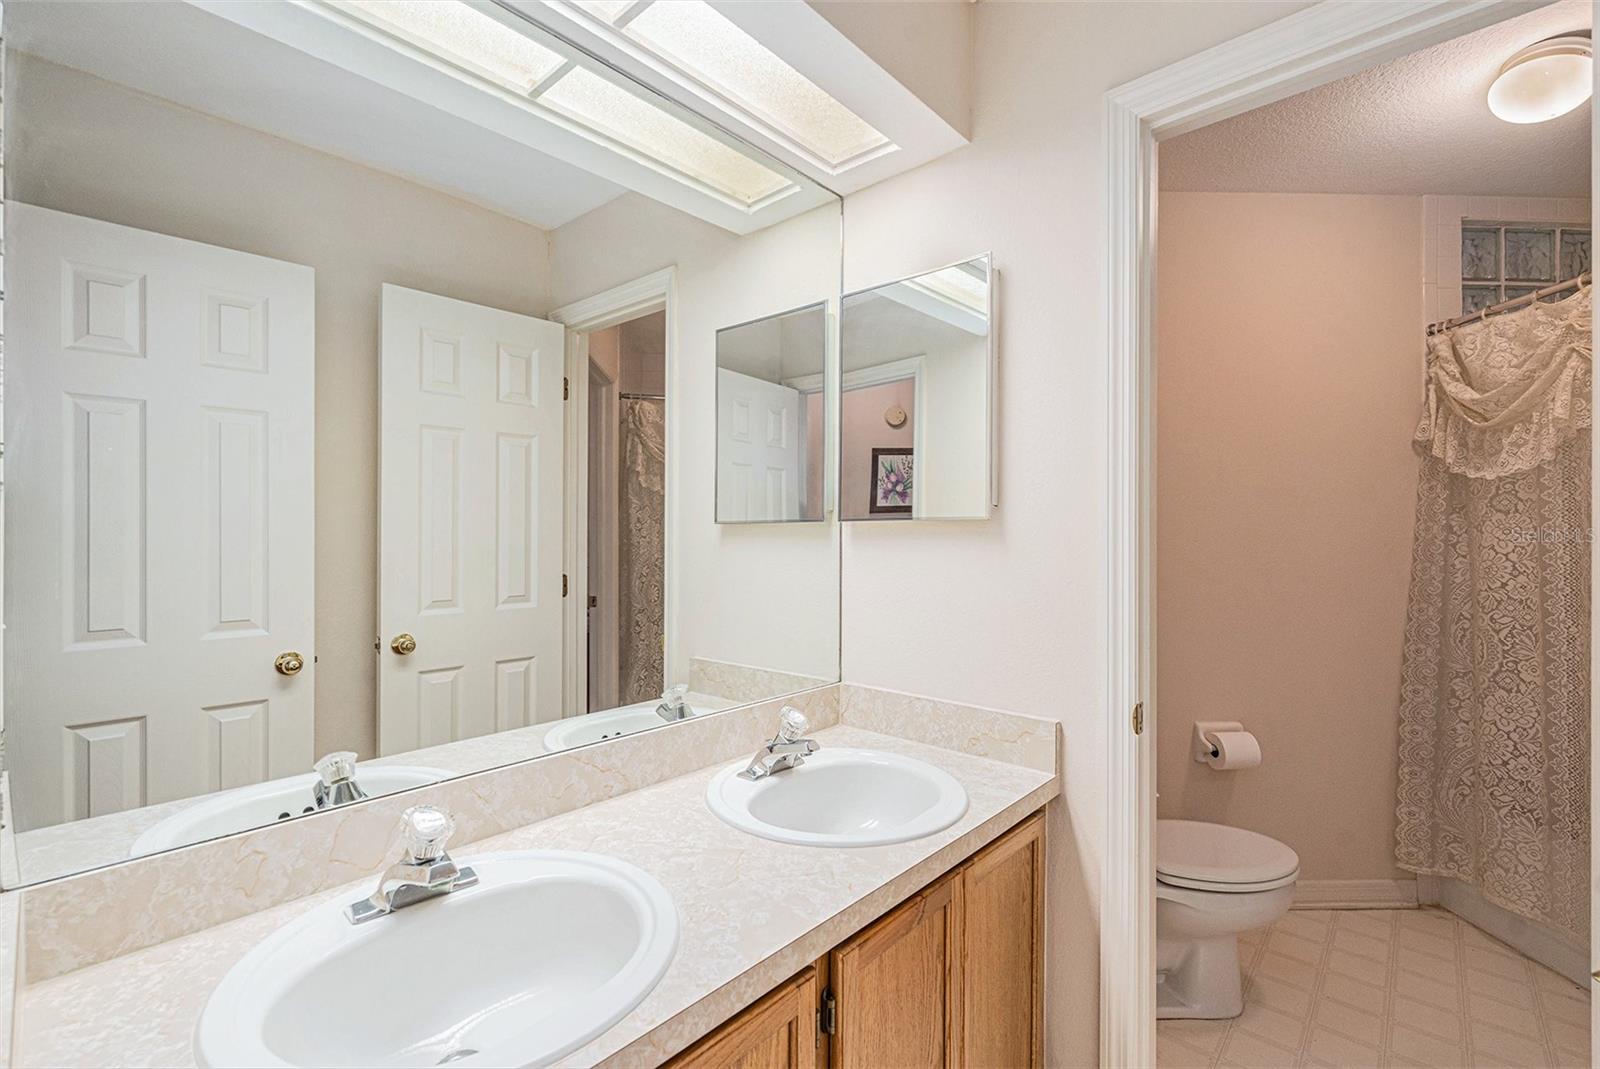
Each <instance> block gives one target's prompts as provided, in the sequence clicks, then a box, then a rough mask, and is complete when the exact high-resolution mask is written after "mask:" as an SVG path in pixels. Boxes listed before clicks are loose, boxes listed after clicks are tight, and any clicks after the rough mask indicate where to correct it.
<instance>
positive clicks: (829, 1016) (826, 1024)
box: [817, 987, 839, 1036]
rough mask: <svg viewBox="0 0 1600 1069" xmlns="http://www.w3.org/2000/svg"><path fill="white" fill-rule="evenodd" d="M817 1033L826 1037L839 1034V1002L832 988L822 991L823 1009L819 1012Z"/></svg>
mask: <svg viewBox="0 0 1600 1069" xmlns="http://www.w3.org/2000/svg"><path fill="white" fill-rule="evenodd" d="M817 1031H819V1032H821V1033H822V1034H823V1035H826V1036H836V1035H838V1034H839V1000H838V998H836V997H835V996H834V994H833V988H831V987H825V988H823V989H822V1008H821V1009H819V1010H818V1011H817Z"/></svg>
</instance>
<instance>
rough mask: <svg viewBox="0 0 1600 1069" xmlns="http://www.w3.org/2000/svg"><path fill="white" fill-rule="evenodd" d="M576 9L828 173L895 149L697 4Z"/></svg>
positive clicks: (619, 3) (605, 3)
mask: <svg viewBox="0 0 1600 1069" xmlns="http://www.w3.org/2000/svg"><path fill="white" fill-rule="evenodd" d="M575 6H577V7H578V8H580V9H582V10H583V11H585V12H587V13H589V14H590V15H591V16H593V17H595V18H597V19H599V20H600V21H602V22H605V23H606V24H607V25H609V26H611V27H613V29H615V30H617V31H619V32H621V33H622V34H624V35H626V36H627V37H628V38H630V39H631V40H633V41H634V42H635V43H636V44H639V45H642V46H643V47H644V48H646V49H648V50H650V51H651V52H652V53H654V54H655V55H656V56H658V57H659V58H661V59H663V60H665V61H666V62H668V63H670V64H672V65H673V66H674V67H676V68H677V69H678V70H679V71H681V72H682V73H683V74H685V75H687V76H688V77H690V78H693V79H695V80H696V81H699V82H701V83H702V84H704V85H705V86H707V87H708V88H710V89H712V90H713V91H714V92H716V93H718V94H719V95H721V96H722V97H723V98H725V99H726V100H727V101H728V102H730V103H732V104H734V105H735V106H737V107H739V108H740V109H742V110H744V111H745V112H747V113H748V114H749V115H751V116H752V117H753V118H755V119H756V120H758V122H759V123H761V124H763V125H766V126H769V127H771V128H772V129H773V130H774V131H776V132H777V133H779V134H781V135H783V136H784V137H786V138H788V139H789V140H791V141H793V142H795V143H796V144H798V145H799V146H800V147H802V148H803V149H805V150H806V151H808V152H809V153H811V154H812V155H813V156H815V157H817V158H818V159H819V160H821V161H822V162H823V163H825V164H826V165H827V166H828V167H829V168H831V169H833V170H843V169H845V168H846V167H849V166H851V165H853V164H855V163H858V162H861V161H862V160H863V159H865V158H869V157H872V156H877V155H881V154H882V152H884V151H893V150H894V149H895V147H896V146H895V145H894V144H893V143H892V142H890V140H889V139H888V138H887V137H885V136H884V135H883V134H882V133H880V132H879V131H878V130H876V129H875V128H873V126H872V125H871V124H869V123H868V122H867V121H866V120H864V119H862V118H861V117H860V116H859V115H857V114H856V113H855V112H853V111H851V110H850V109H849V108H847V107H845V106H844V105H843V104H841V103H840V102H839V101H838V100H836V99H834V98H833V97H832V96H831V95H829V94H828V93H827V92H826V91H825V90H823V89H822V88H821V87H820V86H818V85H817V84H816V83H815V82H813V81H811V80H810V79H809V78H807V77H806V76H805V75H803V74H801V73H800V72H799V71H797V70H795V69H794V68H793V67H791V66H790V65H789V64H788V63H786V62H784V61H783V60H782V59H780V58H779V57H778V56H777V55H776V54H775V53H774V52H772V51H771V50H770V49H769V48H767V47H766V46H765V45H763V44H762V43H761V42H760V41H758V40H756V39H755V38H754V37H752V36H750V34H748V33H746V32H745V31H744V30H743V29H741V28H740V27H739V26H737V25H735V24H734V23H733V22H732V21H731V20H730V19H728V18H727V17H726V16H725V15H723V14H722V13H721V12H719V11H718V10H717V9H716V8H714V7H712V6H711V5H710V4H707V3H705V2H704V0H654V2H651V0H643V2H641V0H633V2H623V0H575Z"/></svg>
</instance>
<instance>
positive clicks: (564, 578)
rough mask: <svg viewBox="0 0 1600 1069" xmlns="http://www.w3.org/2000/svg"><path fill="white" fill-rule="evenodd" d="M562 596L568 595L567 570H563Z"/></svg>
mask: <svg viewBox="0 0 1600 1069" xmlns="http://www.w3.org/2000/svg"><path fill="white" fill-rule="evenodd" d="M561 596H562V597H566V596H567V573H566V572H562V573H561Z"/></svg>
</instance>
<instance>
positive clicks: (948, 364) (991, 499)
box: [839, 255, 996, 520]
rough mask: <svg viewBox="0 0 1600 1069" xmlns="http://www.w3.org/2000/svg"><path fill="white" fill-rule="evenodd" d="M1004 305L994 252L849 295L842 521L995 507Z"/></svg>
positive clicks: (843, 348) (843, 334)
mask: <svg viewBox="0 0 1600 1069" xmlns="http://www.w3.org/2000/svg"><path fill="white" fill-rule="evenodd" d="M993 302H994V272H993V268H992V265H991V264H990V258H989V257H988V256H986V255H985V256H980V257H977V258H975V259H971V260H967V261H964V262H962V263H958V264H954V265H952V266H950V267H946V268H942V269H940V270H938V271H929V272H926V273H924V274H920V275H914V276H912V277H911V278H904V279H900V280H899V281H896V282H890V283H887V284H885V285H882V286H874V287H873V288H872V289H868V290H862V291H860V292H858V293H852V294H849V295H847V296H846V297H845V298H844V302H843V311H842V313H841V322H840V342H839V345H840V394H839V397H840V401H839V516H840V518H841V519H846V520H909V519H940V520H950V519H983V518H985V517H987V516H988V515H989V512H990V509H991V507H992V506H993V505H994V504H995V493H994V491H995V486H994V408H993V405H994V401H993V398H994V368H995V358H996V353H995V346H994V332H993V329H992V324H993V322H994V315H993Z"/></svg>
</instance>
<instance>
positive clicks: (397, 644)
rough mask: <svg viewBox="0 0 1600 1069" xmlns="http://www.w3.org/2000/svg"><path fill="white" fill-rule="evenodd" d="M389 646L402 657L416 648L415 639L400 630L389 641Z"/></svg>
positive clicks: (413, 651)
mask: <svg viewBox="0 0 1600 1069" xmlns="http://www.w3.org/2000/svg"><path fill="white" fill-rule="evenodd" d="M389 648H390V649H391V650H394V651H395V652H396V653H398V654H399V655H400V656H402V657H404V656H406V655H407V654H409V653H415V652H416V650H417V640H416V639H414V638H412V637H411V636H410V635H408V634H407V633H406V632H404V631H402V632H400V633H399V634H398V635H396V636H395V637H394V638H393V639H391V640H390V642H389Z"/></svg>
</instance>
